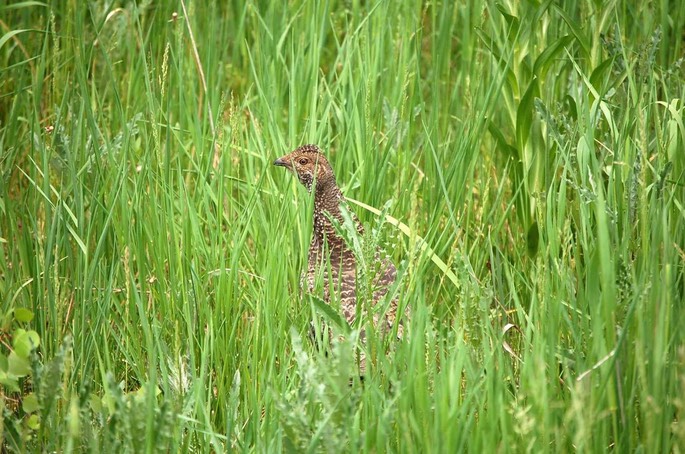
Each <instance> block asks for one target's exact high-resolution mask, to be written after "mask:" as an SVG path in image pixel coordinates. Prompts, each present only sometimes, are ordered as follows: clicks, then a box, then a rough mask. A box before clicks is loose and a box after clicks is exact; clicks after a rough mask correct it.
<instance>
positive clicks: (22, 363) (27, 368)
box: [7, 352, 31, 377]
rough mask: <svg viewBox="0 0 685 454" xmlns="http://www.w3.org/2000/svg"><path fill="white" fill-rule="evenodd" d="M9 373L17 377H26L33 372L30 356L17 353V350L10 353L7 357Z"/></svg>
mask: <svg viewBox="0 0 685 454" xmlns="http://www.w3.org/2000/svg"><path fill="white" fill-rule="evenodd" d="M7 362H8V373H9V374H11V375H14V376H15V377H24V376H26V375H28V374H29V373H30V372H31V363H30V362H29V360H28V358H23V357H21V356H19V355H17V353H16V352H12V353H10V356H9V357H8V358H7Z"/></svg>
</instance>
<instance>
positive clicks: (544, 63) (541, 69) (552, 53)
mask: <svg viewBox="0 0 685 454" xmlns="http://www.w3.org/2000/svg"><path fill="white" fill-rule="evenodd" d="M571 41H573V37H572V36H571V35H566V36H562V37H561V38H559V39H558V40H556V41H555V42H554V43H552V44H551V45H550V46H548V47H547V49H545V50H544V51H542V53H541V54H540V55H539V56H538V58H537V59H535V64H533V74H535V75H536V76H537V77H538V78H540V79H544V78H545V76H546V75H547V71H548V70H549V69H550V68H551V67H552V65H553V64H554V63H555V62H556V57H557V56H558V55H559V54H560V53H561V51H563V50H564V47H566V46H568V45H569V43H570V42H571Z"/></svg>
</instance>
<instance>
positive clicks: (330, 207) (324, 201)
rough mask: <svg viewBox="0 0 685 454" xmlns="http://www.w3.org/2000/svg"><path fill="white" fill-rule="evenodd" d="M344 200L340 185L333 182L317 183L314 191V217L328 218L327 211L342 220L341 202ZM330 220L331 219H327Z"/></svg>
mask: <svg viewBox="0 0 685 454" xmlns="http://www.w3.org/2000/svg"><path fill="white" fill-rule="evenodd" d="M343 200H344V197H343V195H342V192H341V191H340V188H339V187H338V185H337V184H336V183H335V181H333V182H328V183H327V184H321V185H319V184H317V185H316V188H315V191H314V218H315V219H316V218H317V217H319V218H321V220H324V219H326V221H327V216H326V214H325V213H326V212H327V213H328V214H329V215H330V216H333V217H334V218H336V219H338V220H340V221H342V215H341V212H340V203H341V202H342V201H343ZM327 222H330V221H327Z"/></svg>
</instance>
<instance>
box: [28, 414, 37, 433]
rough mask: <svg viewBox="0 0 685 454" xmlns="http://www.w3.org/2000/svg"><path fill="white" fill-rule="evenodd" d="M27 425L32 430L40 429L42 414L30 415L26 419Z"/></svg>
mask: <svg viewBox="0 0 685 454" xmlns="http://www.w3.org/2000/svg"><path fill="white" fill-rule="evenodd" d="M26 425H27V426H28V427H29V429H31V430H38V429H40V416H38V415H31V416H29V418H28V419H27V420H26Z"/></svg>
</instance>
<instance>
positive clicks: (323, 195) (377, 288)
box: [274, 145, 407, 368]
mask: <svg viewBox="0 0 685 454" xmlns="http://www.w3.org/2000/svg"><path fill="white" fill-rule="evenodd" d="M274 165H277V166H282V167H285V168H286V169H288V170H289V171H291V172H292V173H293V174H295V175H296V176H297V178H298V179H299V180H300V182H301V183H302V184H303V185H304V186H305V187H306V188H307V190H308V191H309V192H310V193H311V192H314V228H313V232H312V240H311V244H310V246H309V258H308V266H307V274H306V280H305V281H306V286H307V290H308V291H309V292H310V293H311V292H312V291H313V290H314V286H315V282H316V280H317V276H321V278H322V279H323V284H324V300H325V301H326V302H330V299H331V295H337V296H338V297H339V299H340V306H341V309H342V313H343V315H344V317H345V319H346V320H347V322H348V323H350V325H352V324H353V323H354V321H355V319H356V315H357V275H358V272H359V270H358V269H357V258H356V257H355V254H354V251H353V250H352V249H351V248H350V247H349V246H348V244H347V242H346V241H345V239H344V238H343V237H341V236H340V235H339V234H338V232H337V231H336V228H335V226H334V225H333V222H332V221H331V219H335V220H337V221H338V222H339V223H340V224H341V225H342V224H343V223H344V217H343V213H342V210H341V206H345V208H347V202H346V201H345V198H344V197H343V195H342V192H341V191H340V188H339V187H338V184H337V183H336V180H335V175H334V174H333V169H332V168H331V165H330V164H329V162H328V160H327V159H326V157H325V156H324V155H323V153H322V152H321V150H320V149H319V147H318V146H316V145H303V146H301V147H299V148H297V149H295V150H294V151H292V152H291V153H289V154H287V155H285V156H283V157H281V158H279V159H277V160H276V161H274ZM347 212H348V213H350V216H351V218H352V220H353V221H354V223H355V227H356V230H357V233H358V234H359V235H362V234H363V233H364V228H363V226H362V224H361V223H360V222H359V220H358V219H357V217H356V216H355V215H354V213H352V212H351V211H350V210H349V209H347ZM374 259H375V261H376V262H377V263H376V264H375V265H376V266H370V267H368V268H369V269H374V270H376V272H375V274H374V275H373V276H372V277H371V278H370V283H371V285H372V286H373V289H372V290H373V301H372V303H373V305H374V306H375V305H376V304H377V303H379V302H380V301H381V300H382V299H383V297H384V296H385V295H386V294H387V293H388V290H389V289H390V286H391V285H392V284H393V283H394V282H395V279H396V277H397V270H396V269H395V265H393V263H392V262H391V261H390V260H389V259H388V258H382V257H381V252H380V251H376V254H375V257H374ZM329 264H330V268H329ZM329 269H330V273H329ZM373 312H374V316H373V322H374V326H375V327H376V328H377V329H379V330H381V331H383V332H390V331H391V330H392V328H393V326H394V325H395V323H396V322H397V336H398V337H402V334H403V331H404V329H403V320H402V317H398V314H397V299H394V300H393V301H391V302H390V305H389V307H388V309H387V310H386V311H382V310H381V311H375V310H374V311H373ZM380 318H383V321H382V323H379V322H380V321H381V320H380ZM398 318H399V320H398ZM404 318H407V316H406V315H405V317H404ZM360 337H361V338H362V340H363V339H364V337H365V336H364V331H363V330H362V332H361V335H360ZM362 368H364V365H363V364H362Z"/></svg>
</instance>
